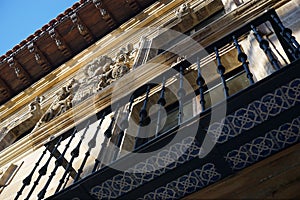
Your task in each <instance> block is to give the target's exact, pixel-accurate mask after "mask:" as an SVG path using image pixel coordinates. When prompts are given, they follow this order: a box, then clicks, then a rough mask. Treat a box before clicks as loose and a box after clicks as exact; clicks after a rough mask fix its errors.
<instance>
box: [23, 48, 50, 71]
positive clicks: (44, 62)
mask: <svg viewBox="0 0 300 200" xmlns="http://www.w3.org/2000/svg"><path fill="white" fill-rule="evenodd" d="M28 50H29V52H30V53H32V54H34V59H35V61H36V63H37V64H38V65H40V66H41V67H42V69H43V71H44V72H49V71H50V70H51V64H50V62H49V60H48V59H47V57H46V56H45V55H44V53H43V52H42V51H41V50H40V49H39V48H38V47H37V45H36V44H34V43H33V42H32V43H30V44H29V45H28Z"/></svg>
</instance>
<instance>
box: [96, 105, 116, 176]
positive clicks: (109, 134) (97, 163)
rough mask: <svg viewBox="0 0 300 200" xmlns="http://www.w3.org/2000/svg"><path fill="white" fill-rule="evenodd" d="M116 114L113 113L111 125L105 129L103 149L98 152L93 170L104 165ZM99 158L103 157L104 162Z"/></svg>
mask: <svg viewBox="0 0 300 200" xmlns="http://www.w3.org/2000/svg"><path fill="white" fill-rule="evenodd" d="M118 107H119V106H117V109H116V112H115V114H114V115H116V116H117V115H118V114H117V113H118ZM114 115H112V116H111V121H110V124H109V126H108V128H107V129H106V130H105V132H104V136H105V137H104V141H103V143H102V144H101V149H100V151H99V154H98V157H97V159H96V160H95V164H94V168H93V171H92V172H95V171H96V170H97V169H98V168H101V167H102V166H103V158H104V157H103V156H104V155H105V154H106V151H107V144H108V141H109V139H110V138H111V136H112V133H113V126H114V122H115V120H116V119H115V116H114ZM99 159H101V160H102V162H101V160H99Z"/></svg>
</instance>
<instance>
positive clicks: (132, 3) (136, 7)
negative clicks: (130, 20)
mask: <svg viewBox="0 0 300 200" xmlns="http://www.w3.org/2000/svg"><path fill="white" fill-rule="evenodd" d="M124 1H125V5H126V6H128V7H130V8H131V9H132V10H133V11H134V12H139V11H140V10H141V6H140V4H139V3H138V2H137V1H136V0H124Z"/></svg>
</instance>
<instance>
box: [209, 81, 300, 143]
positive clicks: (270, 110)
mask: <svg viewBox="0 0 300 200" xmlns="http://www.w3.org/2000/svg"><path fill="white" fill-rule="evenodd" d="M299 102H300V79H299V78H298V79H294V80H292V81H291V82H290V83H288V84H286V85H283V86H281V87H280V88H277V89H276V90H274V92H272V93H267V94H265V95H264V96H263V97H262V98H261V99H260V100H256V101H253V102H251V103H250V104H248V105H247V106H245V107H242V108H240V109H238V110H236V111H235V112H234V113H231V114H229V115H227V116H226V117H225V118H223V119H222V120H220V122H214V123H212V124H211V125H210V126H209V127H208V129H207V132H208V135H209V136H210V137H211V138H212V140H213V141H215V142H217V143H225V142H227V141H228V140H230V139H231V138H234V137H236V136H237V135H240V134H242V133H243V132H244V131H247V130H250V129H252V128H253V127H255V126H257V125H258V124H261V123H263V122H264V121H266V120H268V119H270V118H271V117H274V116H277V115H279V114H280V113H281V112H283V111H285V110H287V109H289V108H291V107H293V106H295V105H296V104H298V103H299Z"/></svg>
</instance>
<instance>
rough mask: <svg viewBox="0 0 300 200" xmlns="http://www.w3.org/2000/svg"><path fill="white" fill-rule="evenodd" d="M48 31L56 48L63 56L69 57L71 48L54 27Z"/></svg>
mask: <svg viewBox="0 0 300 200" xmlns="http://www.w3.org/2000/svg"><path fill="white" fill-rule="evenodd" d="M48 33H49V35H50V36H51V38H52V39H53V41H54V42H55V45H56V47H57V49H58V50H60V51H61V52H62V54H63V55H64V56H66V57H69V56H71V55H72V51H71V48H70V47H69V45H68V44H67V42H66V41H65V40H64V38H63V37H62V36H61V35H60V34H59V33H58V31H57V30H55V28H52V29H50V30H49V32H48Z"/></svg>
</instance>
